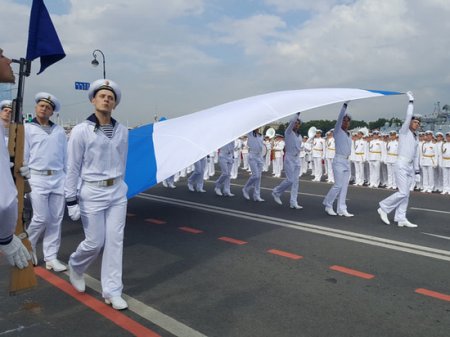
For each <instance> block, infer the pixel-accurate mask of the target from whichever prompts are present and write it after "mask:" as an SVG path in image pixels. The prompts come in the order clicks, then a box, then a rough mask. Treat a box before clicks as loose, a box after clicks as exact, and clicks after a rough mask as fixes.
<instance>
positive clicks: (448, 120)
mask: <svg viewBox="0 0 450 337" xmlns="http://www.w3.org/2000/svg"><path fill="white" fill-rule="evenodd" d="M400 127H401V125H398V124H397V123H393V124H389V123H386V124H385V125H384V126H383V127H382V128H381V129H380V131H381V132H383V133H389V131H392V130H395V131H399V129H400ZM428 130H430V131H433V133H434V134H436V132H442V133H443V134H444V135H445V134H446V133H447V132H450V105H448V104H445V105H444V106H443V107H442V108H441V103H440V102H436V103H435V104H434V110H433V112H432V113H430V114H428V115H424V116H422V123H421V130H420V131H428Z"/></svg>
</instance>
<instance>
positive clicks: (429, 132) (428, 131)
mask: <svg viewBox="0 0 450 337" xmlns="http://www.w3.org/2000/svg"><path fill="white" fill-rule="evenodd" d="M425 134H426V135H433V131H431V130H427V131H425Z"/></svg>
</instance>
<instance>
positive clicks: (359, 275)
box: [330, 266, 375, 280]
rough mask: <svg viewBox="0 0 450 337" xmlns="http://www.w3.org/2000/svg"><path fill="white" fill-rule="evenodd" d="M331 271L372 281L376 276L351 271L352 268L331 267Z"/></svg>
mask: <svg viewBox="0 0 450 337" xmlns="http://www.w3.org/2000/svg"><path fill="white" fill-rule="evenodd" d="M330 269H331V270H334V271H338V272H341V273H344V274H348V275H352V276H356V277H360V278H363V279H366V280H370V279H373V278H374V277H375V275H372V274H368V273H364V272H362V271H358V270H355V269H350V268H347V267H342V266H331V267H330Z"/></svg>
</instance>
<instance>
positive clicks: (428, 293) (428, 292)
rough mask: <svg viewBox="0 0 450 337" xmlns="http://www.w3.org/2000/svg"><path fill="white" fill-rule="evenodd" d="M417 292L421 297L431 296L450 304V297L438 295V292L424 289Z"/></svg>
mask: <svg viewBox="0 0 450 337" xmlns="http://www.w3.org/2000/svg"><path fill="white" fill-rule="evenodd" d="M415 292H416V293H418V294H421V295H425V296H430V297H434V298H437V299H439V300H443V301H447V302H450V295H446V294H442V293H438V292H436V291H432V290H428V289H424V288H419V289H416V291H415Z"/></svg>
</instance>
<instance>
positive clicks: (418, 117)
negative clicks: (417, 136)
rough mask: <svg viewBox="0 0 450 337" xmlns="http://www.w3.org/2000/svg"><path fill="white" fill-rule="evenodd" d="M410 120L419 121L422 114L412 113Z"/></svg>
mask: <svg viewBox="0 0 450 337" xmlns="http://www.w3.org/2000/svg"><path fill="white" fill-rule="evenodd" d="M411 120H418V121H419V122H420V121H421V120H422V115H419V114H414V115H413V116H412V118H411Z"/></svg>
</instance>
